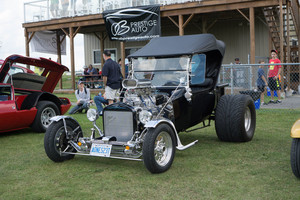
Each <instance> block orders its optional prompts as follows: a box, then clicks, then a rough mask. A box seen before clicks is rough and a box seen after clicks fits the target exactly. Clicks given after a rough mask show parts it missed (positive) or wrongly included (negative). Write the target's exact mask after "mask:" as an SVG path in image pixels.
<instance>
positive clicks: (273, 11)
mask: <svg viewBox="0 0 300 200" xmlns="http://www.w3.org/2000/svg"><path fill="white" fill-rule="evenodd" d="M98 2H100V4H98V5H97V9H96V10H95V11H94V12H89V11H87V10H85V12H83V10H81V11H82V12H81V14H78V12H77V14H76V12H75V10H74V9H73V10H71V11H73V12H70V13H69V15H68V16H60V17H56V18H50V17H49V8H47V9H48V12H47V13H48V17H41V16H39V17H38V18H37V21H34V22H30V21H28V22H26V20H25V23H24V24H23V27H24V31H25V40H26V55H27V56H30V50H29V43H30V40H31V39H32V36H33V35H34V33H35V32H38V31H54V32H56V34H57V38H59V36H60V35H64V36H65V37H69V38H70V46H69V47H68V48H70V53H71V56H70V57H71V62H70V63H71V66H70V67H71V71H72V83H73V84H72V88H73V89H75V73H74V72H75V62H76V59H75V58H74V48H76V47H75V46H74V37H76V35H77V34H84V48H85V49H84V51H85V63H86V64H87V65H88V64H95V65H96V66H97V65H98V67H101V66H100V65H101V63H103V58H102V56H101V53H100V52H103V50H104V49H111V50H113V51H114V52H115V57H116V59H118V58H122V66H123V73H124V70H125V69H124V63H125V61H124V60H125V57H126V54H128V53H129V52H132V51H135V50H136V49H138V48H141V47H142V46H144V45H145V44H146V41H143V42H116V41H110V40H109V39H108V37H107V34H106V30H105V25H104V19H103V16H102V14H101V12H102V11H103V10H104V9H105V4H104V3H105V2H107V1H104V0H100V1H98ZM110 2H123V1H122V0H119V1H118V0H115V1H110ZM127 2H130V3H129V4H128V3H127V4H124V5H121V4H120V5H119V7H118V6H115V5H113V4H111V5H110V6H111V7H109V8H112V9H114V8H122V7H124V6H125V7H126V6H128V5H131V6H136V5H138V4H137V2H142V3H144V4H152V3H161V2H163V3H162V4H161V7H160V15H161V32H162V36H169V35H188V34H199V33H212V34H214V35H215V36H216V38H217V39H220V40H223V41H224V42H225V43H226V53H225V58H224V62H223V63H231V62H233V61H234V58H235V57H239V58H240V60H241V61H242V63H248V62H250V63H256V60H255V58H256V57H257V58H259V57H268V56H269V52H270V49H273V48H275V49H276V50H277V51H278V52H279V55H280V59H281V60H282V61H283V62H288V63H290V62H299V49H300V44H299V38H300V33H299V27H300V6H299V5H300V1H299V0H226V1H224V0H194V1H191V0H190V1H185V0H179V1H168V2H169V3H170V4H169V3H166V2H167V1H158V0H153V1H150V0H148V1H145V0H144V1H134V0H131V1H130V0H129V1H127ZM142 3H141V4H142ZM48 6H49V5H48ZM106 6H107V5H106ZM24 10H25V12H26V7H25V9H24ZM29 35H30V36H29ZM65 37H64V38H65ZM64 38H63V39H64ZM57 47H58V51H57V55H58V58H59V62H60V48H59V47H60V45H57ZM291 70H292V71H291ZM284 73H287V74H290V73H298V77H299V67H291V68H288V69H287V70H285V72H284Z"/></svg>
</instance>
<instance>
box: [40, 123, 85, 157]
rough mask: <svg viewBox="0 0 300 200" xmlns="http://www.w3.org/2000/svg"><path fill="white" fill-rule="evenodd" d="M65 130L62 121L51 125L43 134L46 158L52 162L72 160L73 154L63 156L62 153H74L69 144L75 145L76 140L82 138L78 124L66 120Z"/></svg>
mask: <svg viewBox="0 0 300 200" xmlns="http://www.w3.org/2000/svg"><path fill="white" fill-rule="evenodd" d="M66 129H67V132H68V134H67V133H66ZM66 129H65V127H64V123H63V120H60V121H58V122H53V123H51V125H50V126H49V128H48V129H47V131H46V133H45V137H44V148H45V151H46V154H47V156H48V157H49V158H50V159H51V160H53V161H54V162H62V161H65V160H69V159H72V158H74V154H64V153H63V152H76V150H75V149H74V148H73V147H72V146H71V145H70V143H69V142H70V141H73V142H75V143H77V141H78V138H79V137H82V131H81V128H80V126H79V124H78V123H76V122H74V121H72V120H68V119H66Z"/></svg>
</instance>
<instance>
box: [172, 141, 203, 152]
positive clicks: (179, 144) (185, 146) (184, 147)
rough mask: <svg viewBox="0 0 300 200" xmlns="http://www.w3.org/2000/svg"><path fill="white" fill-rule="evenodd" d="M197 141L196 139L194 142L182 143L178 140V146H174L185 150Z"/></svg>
mask: <svg viewBox="0 0 300 200" xmlns="http://www.w3.org/2000/svg"><path fill="white" fill-rule="evenodd" d="M197 142H198V140H195V141H194V142H191V143H190V144H187V145H182V144H181V142H180V140H179V142H178V146H177V147H176V149H178V150H180V151H183V150H186V149H187V148H190V147H191V146H193V145H195V144H196V143H197Z"/></svg>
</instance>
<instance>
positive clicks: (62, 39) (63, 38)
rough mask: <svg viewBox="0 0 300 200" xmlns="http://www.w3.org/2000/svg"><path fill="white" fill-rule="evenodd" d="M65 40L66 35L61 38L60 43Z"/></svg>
mask: <svg viewBox="0 0 300 200" xmlns="http://www.w3.org/2000/svg"><path fill="white" fill-rule="evenodd" d="M65 39H66V35H63V37H62V38H61V41H60V43H62V42H63V41H64V40H65Z"/></svg>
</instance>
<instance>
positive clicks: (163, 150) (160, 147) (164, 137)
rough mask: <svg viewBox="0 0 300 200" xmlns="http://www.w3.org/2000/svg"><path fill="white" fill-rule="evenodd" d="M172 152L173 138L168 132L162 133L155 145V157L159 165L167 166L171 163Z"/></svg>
mask: <svg viewBox="0 0 300 200" xmlns="http://www.w3.org/2000/svg"><path fill="white" fill-rule="evenodd" d="M172 152H173V145H172V138H171V137H170V135H169V134H168V133H167V132H165V131H163V132H160V133H159V135H158V136H157V137H156V140H155V143H154V157H155V161H156V162H157V164H159V165H160V166H165V165H166V164H167V163H168V162H169V161H170V159H171V157H172Z"/></svg>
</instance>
